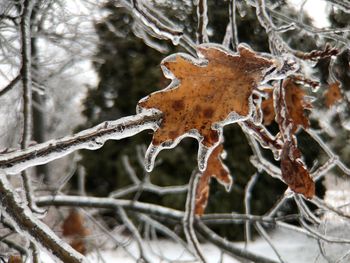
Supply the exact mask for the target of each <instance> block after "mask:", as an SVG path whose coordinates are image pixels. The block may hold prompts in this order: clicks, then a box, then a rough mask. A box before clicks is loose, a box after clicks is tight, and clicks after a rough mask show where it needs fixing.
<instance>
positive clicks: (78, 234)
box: [62, 209, 90, 254]
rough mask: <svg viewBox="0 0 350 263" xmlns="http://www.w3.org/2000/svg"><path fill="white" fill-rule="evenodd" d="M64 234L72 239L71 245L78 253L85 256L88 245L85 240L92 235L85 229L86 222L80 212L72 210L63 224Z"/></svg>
mask: <svg viewBox="0 0 350 263" xmlns="http://www.w3.org/2000/svg"><path fill="white" fill-rule="evenodd" d="M62 234H63V236H65V237H69V238H70V240H71V241H70V245H71V246H72V248H74V249H75V250H76V251H78V252H80V253H82V254H85V253H86V243H85V240H84V238H85V237H87V236H88V235H89V234H90V231H89V229H88V228H87V227H85V220H84V217H83V216H82V214H81V213H79V211H78V210H76V209H72V210H71V211H70V213H69V215H68V216H67V218H66V219H65V220H64V222H63V224H62Z"/></svg>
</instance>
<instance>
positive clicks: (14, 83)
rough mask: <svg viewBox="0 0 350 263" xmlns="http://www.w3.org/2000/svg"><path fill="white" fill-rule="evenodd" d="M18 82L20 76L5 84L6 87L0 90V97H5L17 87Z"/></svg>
mask: <svg viewBox="0 0 350 263" xmlns="http://www.w3.org/2000/svg"><path fill="white" fill-rule="evenodd" d="M20 80H21V76H20V75H17V77H15V78H14V79H13V80H11V81H10V83H9V84H7V86H6V87H5V88H3V89H2V90H0V97H1V96H2V95H5V94H6V93H7V92H8V91H10V90H11V89H12V88H13V87H15V86H16V85H17V83H19V81H20Z"/></svg>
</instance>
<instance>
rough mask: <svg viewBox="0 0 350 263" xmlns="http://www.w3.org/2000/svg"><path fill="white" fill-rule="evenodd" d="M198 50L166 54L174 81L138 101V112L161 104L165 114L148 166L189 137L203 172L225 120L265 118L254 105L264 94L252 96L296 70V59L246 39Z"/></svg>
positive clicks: (165, 66) (166, 66)
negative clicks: (233, 47)
mask: <svg viewBox="0 0 350 263" xmlns="http://www.w3.org/2000/svg"><path fill="white" fill-rule="evenodd" d="M197 53H198V58H194V57H192V56H190V55H187V54H184V53H177V54H173V55H170V56H169V57H167V58H165V59H164V60H163V61H162V63H161V67H162V70H163V74H164V76H165V77H166V78H168V79H171V80H172V82H171V84H170V85H169V86H168V87H166V88H165V89H163V90H160V91H157V92H154V93H152V94H150V95H149V96H147V97H145V98H143V99H142V100H140V101H139V103H138V106H137V111H138V112H147V110H149V109H158V110H159V111H160V112H162V113H163V117H162V121H161V123H160V125H159V127H158V128H157V129H156V130H155V133H154V135H153V139H152V144H151V146H150V147H149V148H148V151H147V154H146V169H147V170H148V171H150V170H152V168H153V165H154V161H155V159H156V155H157V154H158V153H159V152H160V151H161V150H162V149H165V148H173V147H175V146H176V145H177V144H178V143H179V142H180V141H181V139H183V138H184V137H194V138H195V139H197V141H198V143H199V149H198V168H199V170H200V171H204V170H205V168H206V163H207V161H208V158H209V156H210V154H211V152H212V151H213V149H214V148H215V147H216V146H217V145H218V144H219V143H220V142H221V141H222V129H223V127H224V126H225V125H227V124H231V123H235V122H240V121H245V120H248V119H250V118H251V117H252V115H254V118H255V122H257V123H260V122H261V114H260V112H258V111H257V110H256V109H255V107H256V106H257V104H260V103H261V98H260V96H258V95H257V94H259V93H256V94H255V96H256V98H255V99H254V100H253V93H254V92H256V91H258V88H259V86H260V85H261V83H263V82H264V81H265V80H266V79H268V80H270V79H279V78H282V77H283V76H285V75H287V74H290V73H291V72H294V71H295V70H296V69H297V66H296V64H295V62H294V61H291V60H286V59H284V60H283V61H280V60H278V59H276V58H275V57H272V56H271V55H265V54H258V53H256V52H254V51H253V50H251V48H250V47H248V46H247V45H244V44H241V45H239V46H238V52H237V53H233V52H231V51H229V50H227V49H225V47H223V46H221V45H216V44H202V45H199V46H198V47H197ZM253 112H254V114H253Z"/></svg>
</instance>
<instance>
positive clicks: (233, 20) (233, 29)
mask: <svg viewBox="0 0 350 263" xmlns="http://www.w3.org/2000/svg"><path fill="white" fill-rule="evenodd" d="M229 16H230V29H231V43H232V48H233V50H235V49H236V48H237V47H238V44H239V40H238V30H237V23H236V0H230V3H229Z"/></svg>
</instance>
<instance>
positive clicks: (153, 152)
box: [145, 143, 162, 172]
mask: <svg viewBox="0 0 350 263" xmlns="http://www.w3.org/2000/svg"><path fill="white" fill-rule="evenodd" d="M161 150H162V147H161V146H156V145H154V144H153V143H151V144H150V145H149V146H148V149H147V151H146V155H145V169H146V171H147V172H151V171H152V170H153V168H154V162H155V160H156V157H157V155H158V153H159V152H160V151H161Z"/></svg>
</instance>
